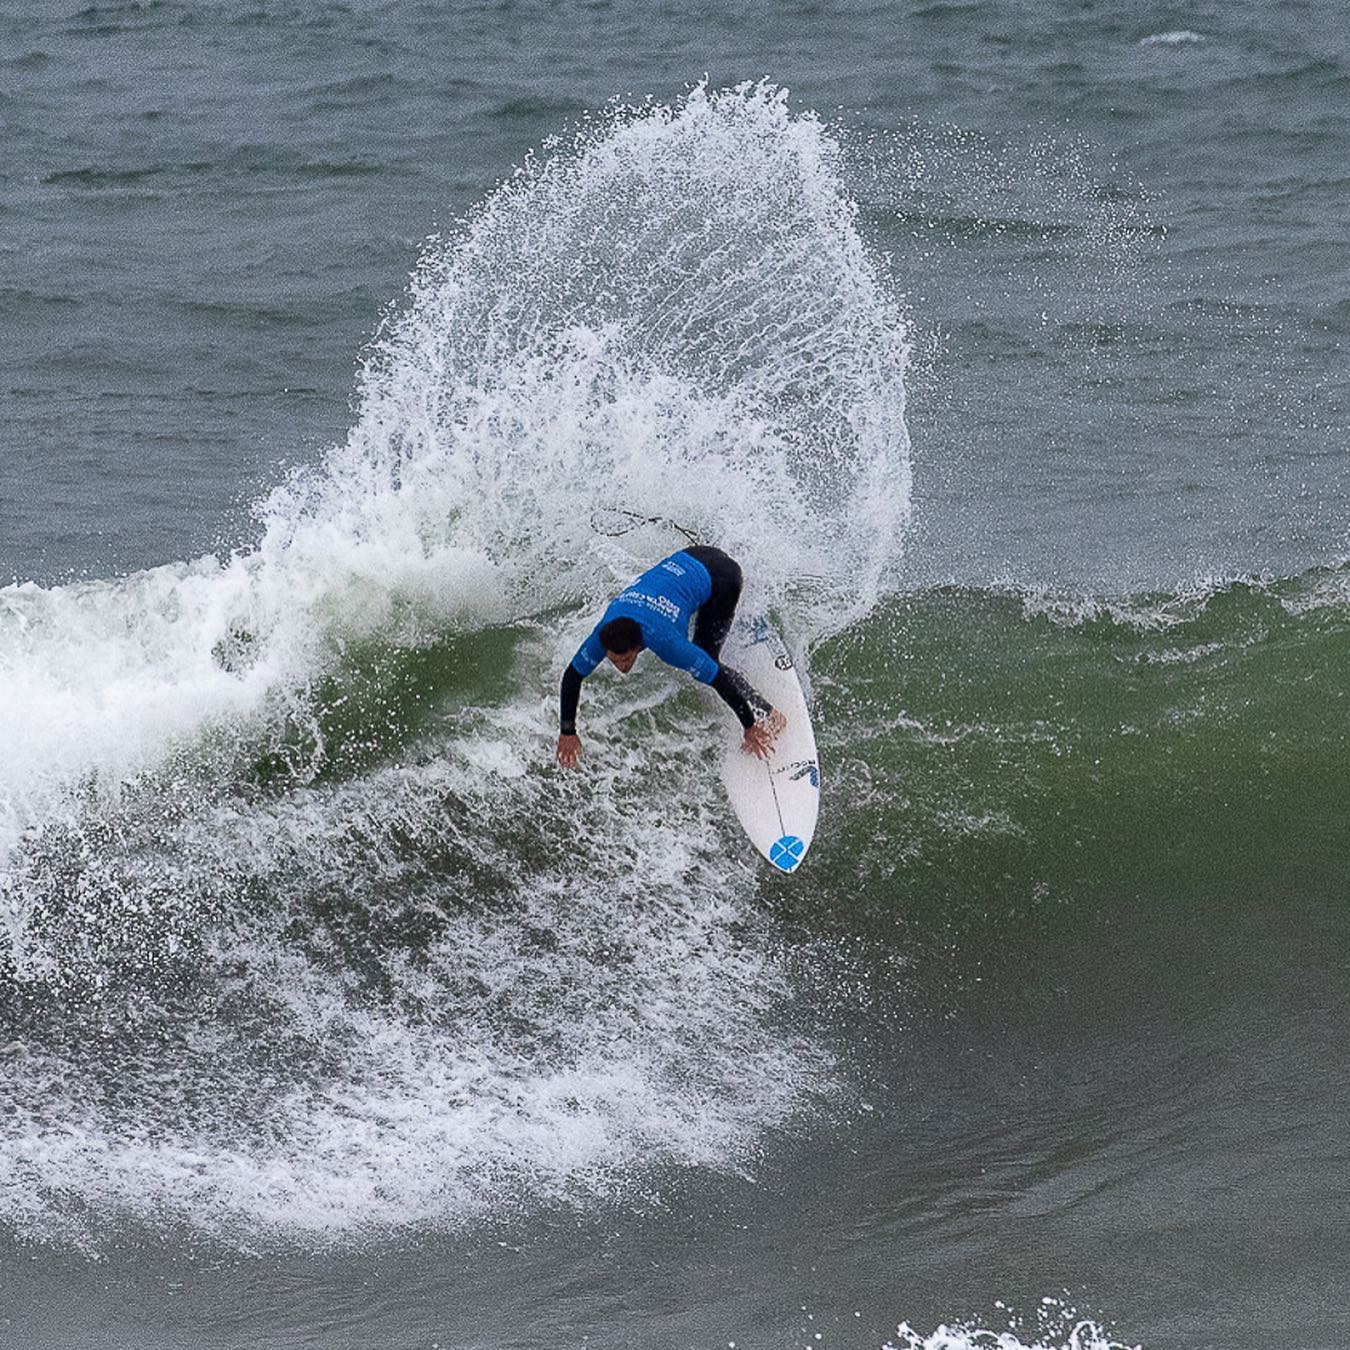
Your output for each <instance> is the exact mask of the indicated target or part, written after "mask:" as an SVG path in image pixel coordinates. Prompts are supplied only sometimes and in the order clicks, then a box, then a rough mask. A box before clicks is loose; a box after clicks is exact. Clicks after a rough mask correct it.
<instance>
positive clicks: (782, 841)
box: [722, 617, 820, 872]
mask: <svg viewBox="0 0 1350 1350" xmlns="http://www.w3.org/2000/svg"><path fill="white" fill-rule="evenodd" d="M722 655H723V656H724V657H725V658H726V662H727V665H729V666H730V667H731V668H732V669H733V670H736V671H739V672H740V673H741V674H742V675H744V676H745V678H746V679H747V680H748V681H749V682H750V684H751V685H752V686H753V688H754V689H755V691H756V692H757V693H759V694H761V695H763V697H764V698H766V699H767V700H768V701H769V702H770V703H772V704H773V706H774V707H775V708H776V709H777V710H778V711H779V712H781V713H782V714H783V716H784V717H786V718H787V726H786V727H784V728H783V730H782V732H780V733H779V736H778V739H777V740H776V741H775V742H774V747H773V753H772V754H771V755H770V756H769V758H768V759H757V758H756V757H755V756H754V755H749V754H746V752H745V750H744V749H743V747H742V745H741V737H742V734H743V733H742V731H741V727H740V724H739V723H736V722H733V723H732V725H731V727H730V728H729V729H728V732H727V742H726V744H725V745H724V747H723V749H722V783H723V785H724V786H725V787H726V790H727V796H728V798H730V800H731V805H732V807H733V808H734V810H735V812H736V815H737V818H738V819H739V820H740V822H741V825H742V826H743V827H744V829H745V832H746V834H747V835H749V836H750V842H751V843H752V844H754V846H755V847H756V848H757V849H758V850H759V851H760V852H761V853H762V854H763V855H764V856H765V857H766V858H767V859H768V860H769V861H770V862H771V863H772V864H773V865H774V866H775V867H776V868H778V870H779V871H780V872H795V871H796V870H797V868H799V867H800V866H801V864H802V859H803V858H805V857H806V850H807V849H808V848H810V847H811V838H812V836H813V835H814V834H815V832H816V816H817V814H818V813H819V811H820V763H819V760H818V759H817V757H816V736H815V732H813V731H812V730H811V715H810V713H809V712H808V711H807V708H806V698H805V696H804V695H803V694H802V686H801V683H800V681H799V680H798V679H797V672H796V670H794V669H793V665H792V657H791V656H790V655H789V654H788V649H787V647H786V646H784V644H783V640H782V638H780V637H779V636H778V634H777V633H776V632H775V631H774V629H773V626H772V625H771V624H770V623H769V621H768V620H767V619H765V618H762V617H756V618H751V619H738V620H737V622H736V625H735V627H734V628H733V629H732V630H731V635H730V636H729V637H728V639H727V643H726V646H725V647H724V648H723V651H722Z"/></svg>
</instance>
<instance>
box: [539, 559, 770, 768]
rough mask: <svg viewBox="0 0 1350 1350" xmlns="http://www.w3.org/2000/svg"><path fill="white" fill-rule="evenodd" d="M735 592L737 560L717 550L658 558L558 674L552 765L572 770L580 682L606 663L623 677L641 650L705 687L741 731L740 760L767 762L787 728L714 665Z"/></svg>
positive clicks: (577, 746) (741, 682)
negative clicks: (750, 757)
mask: <svg viewBox="0 0 1350 1350" xmlns="http://www.w3.org/2000/svg"><path fill="white" fill-rule="evenodd" d="M741 584H742V578H741V569H740V567H739V566H738V565H737V563H736V561H735V559H733V558H731V557H728V555H727V554H725V553H723V552H722V550H721V549H720V548H712V547H710V546H708V545H706V544H693V545H691V546H690V547H689V548H686V549H681V550H680V552H678V553H672V554H671V555H670V557H668V558H663V559H662V560H661V561H660V562H659V563H657V564H656V566H655V567H652V568H649V569H648V570H647V571H645V572H644V573H643V574H642V575H641V576H640V577H638V578H637V580H636V581H634V582H632V583H631V584H630V585H629V586H628V588H627V589H626V590H624V591H623V592H621V593H620V594H619V595H618V596H617V597H616V598H615V599H614V600H612V601H611V602H610V605H609V608H608V609H606V610H605V612H604V615H603V616H602V617H601V619H600V622H599V623H598V624H596V626H595V628H594V629H593V630H592V632H591V635H590V637H588V638H587V639H586V641H585V642H583V643H582V644H581V646H580V648H578V650H577V654H576V655H575V656H574V657H573V658H572V660H571V663H570V664H569V665H568V667H567V669H566V670H565V671H563V677H562V699H561V701H562V717H561V722H560V730H561V734H560V735H559V737H558V763H559V764H561V765H563V767H564V768H569V769H570V768H571V767H572V766H573V765H574V764H576V762H577V759H578V757H579V756H580V755H581V738H580V737H579V736H578V735H577V702H578V700H579V699H580V697H581V682H582V680H584V679H585V678H586V677H587V676H588V675H589V674H591V672H592V671H593V670H594V669H595V668H596V666H598V665H599V664H600V663H601V662H602V661H604V660H605V659H606V657H608V658H609V661H610V664H611V665H613V666H614V668H615V669H616V670H618V671H619V672H620V673H621V674H623V675H627V674H628V672H629V671H630V670H632V668H633V662H634V661H636V660H637V658H638V655H639V653H640V652H641V651H642V650H643V648H649V649H650V650H651V651H652V652H654V653H655V654H656V655H657V656H658V657H660V658H661V660H662V661H664V662H665V663H666V664H667V665H668V666H674V667H675V668H676V669H677V670H687V671H688V672H689V673H690V674H691V675H692V676H693V677H694V678H695V679H696V680H698V681H699V682H700V683H702V684H710V685H711V686H712V687H713V688H714V689H715V690H716V691H717V692H718V694H719V695H720V696H721V698H722V700H723V702H725V703H726V705H727V706H728V707H729V708H730V709H731V711H732V712H734V713H735V714H736V717H737V720H738V721H739V722H740V724H741V726H742V727H744V728H745V739H744V741H743V742H742V744H743V746H744V749H745V751H746V753H747V754H751V755H756V756H758V757H759V758H760V759H767V758H768V756H769V753H770V751H771V750H772V749H773V743H774V740H775V738H776V737H777V735H778V733H779V732H780V731H781V730H782V729H783V726H784V725H785V723H784V718H783V715H782V713H780V712H777V711H775V710H774V709H773V708H772V707H770V706H769V704H768V702H767V701H766V700H765V699H763V698H761V697H760V696H759V695H758V694H757V693H756V692H755V691H754V690H753V689H752V688H751V687H750V685H749V684H748V683H747V682H746V680H745V679H744V678H743V677H742V676H740V675H739V674H737V673H736V671H734V670H732V669H731V667H730V666H726V665H723V664H722V663H721V661H720V656H721V652H722V644H723V643H724V642H725V641H726V640H727V634H728V633H729V632H730V631H731V621H732V619H733V618H734V617H735V614H736V602H737V601H738V600H739V599H740V598H741ZM691 616H692V617H693V618H694V635H693V638H692V639H691V638H690V637H689V620H690V617H691ZM757 719H758V720H757Z"/></svg>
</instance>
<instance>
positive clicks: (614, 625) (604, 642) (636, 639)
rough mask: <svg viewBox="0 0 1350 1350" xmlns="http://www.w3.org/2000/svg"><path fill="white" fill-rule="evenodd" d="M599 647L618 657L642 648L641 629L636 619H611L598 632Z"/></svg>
mask: <svg viewBox="0 0 1350 1350" xmlns="http://www.w3.org/2000/svg"><path fill="white" fill-rule="evenodd" d="M600 645H601V646H602V647H603V648H604V649H605V650H606V651H607V652H615V653H617V654H620V655H622V654H623V653H624V652H631V651H635V650H636V649H637V648H638V647H641V646H642V629H641V628H639V627H638V625H637V620H636V619H611V620H610V621H609V622H608V623H607V624H606V625H605V626H604V627H603V628H602V629H601V630H600Z"/></svg>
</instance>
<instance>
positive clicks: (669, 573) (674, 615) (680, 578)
mask: <svg viewBox="0 0 1350 1350" xmlns="http://www.w3.org/2000/svg"><path fill="white" fill-rule="evenodd" d="M711 595H712V578H711V577H710V576H709V575H708V569H707V568H706V567H704V565H703V564H702V563H701V562H699V560H698V559H697V558H691V557H690V556H689V554H687V553H672V554H671V555H670V557H669V558H666V559H664V560H663V561H661V562H659V563H657V564H656V566H655V567H652V568H649V569H648V570H647V571H645V572H644V573H643V574H642V575H641V576H640V577H638V579H637V580H636V581H634V582H633V583H632V585H630V586H629V587H628V589H627V590H626V591H624V592H623V593H622V594H621V595H619V596H618V597H617V598H616V599H614V600H612V601H611V602H610V606H609V608H608V609H607V610H606V611H605V613H604V615H603V617H602V618H601V620H600V622H599V623H598V624H596V625H595V627H594V628H593V629H592V630H591V635H590V637H588V638H587V639H586V641H585V642H583V643H582V644H581V646H580V647H579V648H578V649H577V654H576V655H575V656H574V657H573V658H572V667H573V669H574V670H575V671H576V672H577V674H578V675H580V676H582V677H583V678H584V677H585V676H587V675H589V674H590V673H591V672H592V671H593V670H594V669H595V668H596V666H598V665H599V664H600V662H601V661H603V660H604V659H605V649H604V648H603V647H602V646H601V645H600V630H601V629H602V628H603V627H604V626H605V625H606V624H607V623H608V622H609V621H610V620H611V619H633V620H634V621H635V622H636V623H637V626H638V627H639V628H640V629H641V630H642V642H643V645H644V646H645V647H647V648H649V649H650V650H651V651H653V652H654V653H655V654H656V655H657V656H659V657H660V658H661V660H662V661H664V662H665V663H666V665H668V666H674V667H675V668H676V670H687V671H688V672H689V673H690V674H691V675H692V676H693V677H694V678H695V679H696V680H700V681H701V682H702V683H704V684H711V683H712V681H713V680H714V679H715V678H716V677H717V670H718V666H717V662H716V661H714V660H713V659H712V657H711V656H709V655H708V653H707V652H705V651H704V650H703V648H702V647H695V646H694V644H693V643H692V642H690V641H689V620H690V619H691V618H692V617H693V613H694V611H695V610H696V609H697V608H698V607H699V606H700V605H704V604H706V603H707V602H708V598H709V597H710V596H711Z"/></svg>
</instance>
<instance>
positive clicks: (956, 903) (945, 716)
mask: <svg viewBox="0 0 1350 1350" xmlns="http://www.w3.org/2000/svg"><path fill="white" fill-rule="evenodd" d="M1346 589H1347V577H1346V575H1345V574H1344V573H1338V572H1317V573H1313V574H1310V575H1307V576H1305V577H1302V578H1300V579H1297V580H1294V581H1289V582H1284V583H1279V584H1275V585H1259V586H1258V585H1250V584H1234V585H1230V586H1228V587H1226V588H1224V589H1220V590H1216V591H1212V592H1208V593H1197V594H1196V595H1195V596H1192V597H1185V596H1150V597H1140V598H1137V599H1134V600H1132V601H1129V602H1122V603H1119V604H1111V603H1107V602H1104V601H1090V602H1087V601H1070V600H1067V599H1064V598H1056V597H1053V596H1033V595H1029V594H1020V595H1019V594H1014V593H1006V594H999V593H994V592H989V591H969V590H956V589H950V590H937V591H930V592H926V593H922V594H918V595H912V596H906V597H900V598H896V599H894V600H892V601H891V602H890V603H889V605H888V606H887V607H886V608H885V609H884V610H883V611H882V612H880V613H878V614H877V615H875V616H874V618H873V621H872V622H871V623H869V624H868V625H867V626H866V627H865V628H864V629H860V630H857V631H854V632H852V633H849V634H847V635H845V636H843V637H841V638H840V639H838V640H836V641H835V642H833V643H831V644H830V645H829V646H828V647H827V648H825V649H824V650H822V651H821V652H820V653H819V656H818V659H817V662H816V669H817V672H818V675H817V685H818V695H819V702H818V720H819V722H820V724H821V728H822V733H823V735H822V739H823V747H822V755H823V757H824V761H825V770H826V774H827V779H828V782H829V785H830V787H829V792H828V794H827V797H826V803H827V807H826V810H827V815H826V818H825V819H824V821H823V822H822V827H821V833H820V842H819V843H818V845H817V856H816V858H815V859H814V861H815V863H816V867H817V869H818V870H819V871H820V872H823V873H826V874H827V875H829V874H836V873H849V872H851V873H852V874H853V875H855V876H856V877H857V878H858V883H857V885H856V887H855V889H854V890H853V894H854V895H855V896H857V897H859V898H860V900H861V910H862V913H863V915H864V916H865V919H866V921H867V922H868V923H870V924H882V925H885V924H887V923H888V922H891V920H890V918H889V916H890V915H891V914H892V913H893V911H894V910H895V909H896V907H903V908H904V910H905V911H906V912H908V913H909V914H910V915H911V916H912V917H913V918H914V919H915V920H918V921H924V922H928V923H933V922H936V923H940V924H956V925H958V926H959V925H965V924H970V923H975V922H987V921H990V920H993V919H997V918H999V917H1003V918H1008V917H1011V918H1013V919H1018V918H1025V917H1026V916H1028V915H1030V914H1032V913H1037V914H1041V915H1045V914H1048V913H1050V914H1057V915H1059V916H1060V917H1059V919H1057V920H1056V921H1057V922H1067V921H1069V920H1068V918H1067V917H1066V916H1067V915H1069V914H1071V912H1072V907H1073V906H1076V905H1077V906H1081V905H1084V904H1085V903H1086V902H1088V901H1090V900H1092V899H1094V898H1095V899H1099V900H1101V901H1103V902H1105V903H1110V904H1113V905H1128V904H1130V903H1132V902H1135V901H1147V902H1148V903H1151V904H1152V903H1161V904H1168V903H1170V904H1177V905H1191V904H1201V903H1203V902H1204V901H1205V900H1206V899H1210V900H1215V901H1223V900H1224V899H1225V898H1234V897H1236V896H1238V895H1248V896H1256V895H1259V894H1260V892H1261V889H1262V888H1263V887H1264V886H1267V885H1268V884H1269V883H1270V882H1271V881H1272V880H1273V879H1274V878H1275V877H1278V876H1280V875H1282V874H1285V873H1288V872H1289V871H1290V870H1297V871H1300V872H1303V873H1308V874H1312V873H1316V874H1317V875H1318V876H1321V877H1323V878H1330V877H1332V876H1334V875H1335V874H1336V873H1337V871H1338V870H1339V871H1341V872H1342V873H1343V869H1344V866H1345V862H1346V853H1347V849H1346V844H1345V833H1346V832H1345V826H1344V823H1343V822H1344V816H1345V810H1344V804H1345V801H1346V789H1347V786H1348V785H1350V768H1347V741H1348V737H1347V730H1346V711H1347V701H1346V678H1345V676H1346V670H1347V664H1346V655H1347V649H1348V647H1350V609H1348V608H1347V606H1346V605H1345V603H1344V601H1343V599H1342V596H1343V595H1344V594H1345V593H1346Z"/></svg>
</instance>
